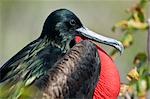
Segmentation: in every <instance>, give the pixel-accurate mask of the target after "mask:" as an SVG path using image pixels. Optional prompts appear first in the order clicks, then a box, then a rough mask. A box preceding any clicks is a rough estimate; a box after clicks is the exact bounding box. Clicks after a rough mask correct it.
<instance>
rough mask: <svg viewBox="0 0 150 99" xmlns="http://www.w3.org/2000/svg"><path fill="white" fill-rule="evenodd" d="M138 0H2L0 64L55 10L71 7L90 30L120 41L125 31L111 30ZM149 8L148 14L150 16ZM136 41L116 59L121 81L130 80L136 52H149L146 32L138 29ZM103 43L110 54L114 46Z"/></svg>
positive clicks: (39, 28) (40, 29) (35, 31)
mask: <svg viewBox="0 0 150 99" xmlns="http://www.w3.org/2000/svg"><path fill="white" fill-rule="evenodd" d="M136 2H138V0H1V1H0V66H2V65H3V64H4V63H5V62H6V61H7V60H8V59H10V58H11V57H12V56H13V55H15V54H16V53H17V52H18V51H19V50H21V49H22V48H23V47H24V46H26V45H27V44H28V43H30V42H31V41H33V40H35V39H36V38H37V37H38V36H39V35H40V33H41V31H42V27H43V23H44V21H45V19H46V18H47V16H48V15H49V14H50V13H51V12H52V11H54V10H56V9H59V8H66V9H69V10H71V11H73V12H74V13H75V14H76V15H77V16H78V17H79V18H80V19H81V21H82V23H83V24H84V25H85V26H87V27H88V28H90V29H91V30H93V31H95V32H97V33H100V34H102V35H104V36H107V37H112V38H115V39H117V40H120V39H121V37H122V36H123V34H121V33H114V32H112V30H111V29H112V26H113V25H114V24H115V23H116V22H118V21H120V20H122V19H125V18H127V16H128V14H127V13H125V10H126V9H127V8H129V7H131V6H133V5H134V4H135V3H136ZM149 6H150V5H149ZM148 9H149V8H148V7H147V9H146V14H147V16H150V13H148ZM149 11H150V10H149ZM141 32H143V33H141ZM134 40H136V42H134V44H133V46H131V47H130V48H128V49H126V50H125V52H124V53H123V55H121V56H120V55H119V54H118V55H117V58H116V61H115V62H116V64H117V66H118V69H119V72H120V75H121V81H122V82H126V81H127V80H126V74H127V73H128V71H129V70H130V69H131V68H132V61H133V59H134V56H135V55H136V54H137V52H146V41H147V33H145V32H144V31H140V32H137V33H136V34H134ZM101 46H102V48H103V49H105V51H107V52H108V53H110V51H111V50H112V49H113V48H111V47H109V46H104V45H101Z"/></svg>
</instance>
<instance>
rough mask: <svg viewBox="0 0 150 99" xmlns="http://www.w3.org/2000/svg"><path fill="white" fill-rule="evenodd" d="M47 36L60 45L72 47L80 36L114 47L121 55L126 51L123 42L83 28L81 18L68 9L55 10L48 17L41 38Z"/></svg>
mask: <svg viewBox="0 0 150 99" xmlns="http://www.w3.org/2000/svg"><path fill="white" fill-rule="evenodd" d="M45 36H47V37H48V38H49V39H51V40H53V41H56V42H59V43H60V44H69V46H70V47H72V46H73V45H74V44H75V37H76V36H80V37H82V38H85V39H90V40H93V41H96V42H98V43H102V44H106V45H110V46H113V47H114V48H116V49H117V50H119V51H120V52H121V53H122V52H123V49H124V48H123V45H122V44H121V42H119V41H117V40H115V39H112V38H107V37H104V36H102V35H99V34H97V33H95V32H93V31H91V30H89V29H88V28H86V27H85V26H83V25H82V23H81V21H80V20H79V18H78V17H77V16H76V15H75V14H74V13H73V12H71V11H69V10H67V9H58V10H55V11H54V12H52V13H51V14H50V15H49V16H48V17H47V19H46V21H45V23H44V26H43V30H42V34H41V37H45ZM65 46H66V45H65Z"/></svg>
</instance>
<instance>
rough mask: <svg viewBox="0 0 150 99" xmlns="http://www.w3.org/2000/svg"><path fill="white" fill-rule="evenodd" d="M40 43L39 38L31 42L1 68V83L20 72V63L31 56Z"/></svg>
mask: <svg viewBox="0 0 150 99" xmlns="http://www.w3.org/2000/svg"><path fill="white" fill-rule="evenodd" d="M39 43H40V42H39V40H38V39H37V40H35V41H33V42H31V43H30V44H28V45H27V46H25V47H24V48H23V49H22V50H21V51H19V52H18V53H17V54H16V55H14V56H13V57H12V58H11V59H10V60H8V61H7V62H6V63H5V64H4V65H3V66H2V67H1V68H0V83H1V82H3V81H5V80H7V79H8V78H11V76H13V75H15V74H16V73H17V72H18V70H19V68H20V67H19V65H21V64H22V63H23V61H24V60H26V59H27V58H29V56H30V53H31V52H32V51H33V50H34V48H35V46H37V45H38V44H39ZM18 67H19V68H18Z"/></svg>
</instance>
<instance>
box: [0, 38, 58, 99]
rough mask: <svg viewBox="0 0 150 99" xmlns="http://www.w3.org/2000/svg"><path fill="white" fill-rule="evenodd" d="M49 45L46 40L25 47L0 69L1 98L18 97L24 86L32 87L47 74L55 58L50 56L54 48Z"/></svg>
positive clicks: (36, 41)
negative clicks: (31, 85) (32, 84)
mask: <svg viewBox="0 0 150 99" xmlns="http://www.w3.org/2000/svg"><path fill="white" fill-rule="evenodd" d="M48 45H49V44H47V42H46V41H45V40H38V39H37V40H35V41H33V42H32V43H30V44H28V45H27V46H26V47H24V48H23V49H22V50H21V51H20V52H18V53H17V54H16V55H15V56H14V57H12V58H11V59H10V60H9V61H8V62H6V63H5V64H4V65H3V66H2V67H1V68H0V91H3V93H0V98H1V97H2V98H3V97H4V98H12V97H17V96H18V94H19V92H20V91H21V90H22V87H23V86H28V85H30V84H31V83H33V82H34V81H35V80H36V79H37V78H38V77H40V76H41V75H43V74H44V73H46V71H47V70H48V68H50V66H51V64H50V62H51V61H52V60H50V58H51V57H52V56H55V55H53V54H51V55H50V53H51V52H52V51H53V50H52V49H53V48H51V47H50V46H48ZM47 47H48V48H47ZM51 50H52V51H51ZM54 52H55V53H54V54H56V53H57V52H59V51H56V50H55V51H54ZM58 55H60V53H58ZM50 56H51V57H50ZM56 56H57V55H56ZM53 58H55V57H53ZM49 65H50V66H49ZM48 66H49V67H48Z"/></svg>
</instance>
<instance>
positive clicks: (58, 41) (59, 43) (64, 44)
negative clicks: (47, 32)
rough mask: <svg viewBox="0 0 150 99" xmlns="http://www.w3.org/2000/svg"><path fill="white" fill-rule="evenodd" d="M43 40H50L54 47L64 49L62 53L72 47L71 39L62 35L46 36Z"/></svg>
mask: <svg viewBox="0 0 150 99" xmlns="http://www.w3.org/2000/svg"><path fill="white" fill-rule="evenodd" d="M43 40H44V41H46V42H49V45H50V46H52V47H54V48H59V49H60V50H61V51H62V53H66V52H67V51H68V50H70V48H71V47H72V46H70V43H71V40H68V39H65V38H62V37H57V38H49V37H47V36H45V37H44V38H43Z"/></svg>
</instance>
